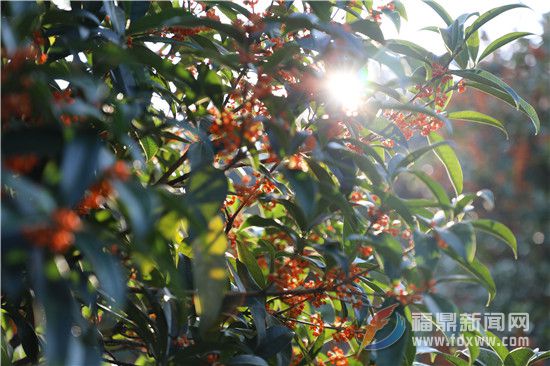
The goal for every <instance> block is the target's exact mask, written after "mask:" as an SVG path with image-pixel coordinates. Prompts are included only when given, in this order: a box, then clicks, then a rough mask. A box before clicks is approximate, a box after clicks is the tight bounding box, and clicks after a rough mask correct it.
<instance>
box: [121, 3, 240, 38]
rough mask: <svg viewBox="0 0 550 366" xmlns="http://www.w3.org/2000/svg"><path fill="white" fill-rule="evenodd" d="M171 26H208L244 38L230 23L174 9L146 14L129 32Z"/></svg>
mask: <svg viewBox="0 0 550 366" xmlns="http://www.w3.org/2000/svg"><path fill="white" fill-rule="evenodd" d="M170 26H181V27H187V28H194V27H208V28H211V29H214V30H217V31H218V32H220V33H221V34H223V35H226V36H229V37H232V38H234V39H235V40H237V41H239V42H241V41H243V39H244V34H243V33H242V32H241V31H239V30H238V29H237V28H236V27H233V26H232V25H230V24H223V23H221V22H218V21H215V20H212V19H209V18H198V17H196V16H194V15H190V14H183V15H177V13H175V12H174V11H173V10H167V11H162V12H160V13H156V14H149V15H146V16H144V17H142V18H140V19H138V20H137V21H135V22H134V23H133V24H130V27H129V29H128V32H127V33H128V34H131V35H133V34H137V33H143V32H147V31H150V30H155V29H160V28H162V27H170Z"/></svg>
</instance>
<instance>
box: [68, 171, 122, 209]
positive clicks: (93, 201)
mask: <svg viewBox="0 0 550 366" xmlns="http://www.w3.org/2000/svg"><path fill="white" fill-rule="evenodd" d="M130 174H131V173H130V169H129V168H128V166H127V165H126V163H124V162H122V161H117V162H116V163H115V164H114V165H113V166H112V167H111V168H110V169H109V170H108V171H107V172H106V174H105V178H104V179H102V180H100V181H99V182H98V183H96V184H94V185H93V186H92V187H91V188H90V189H89V190H88V193H87V194H86V195H85V196H84V199H82V201H80V203H79V204H78V206H77V209H76V210H77V212H78V213H79V214H80V215H86V214H88V213H90V211H91V210H94V209H98V208H100V207H101V205H102V204H103V203H104V202H105V200H106V199H107V197H109V196H110V195H111V194H112V193H113V187H112V185H111V182H110V180H109V179H119V180H122V181H125V180H128V178H129V177H130Z"/></svg>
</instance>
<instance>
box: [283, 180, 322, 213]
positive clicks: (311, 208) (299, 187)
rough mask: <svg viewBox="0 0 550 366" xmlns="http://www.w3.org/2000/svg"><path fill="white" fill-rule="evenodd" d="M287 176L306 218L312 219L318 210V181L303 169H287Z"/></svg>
mask: <svg viewBox="0 0 550 366" xmlns="http://www.w3.org/2000/svg"><path fill="white" fill-rule="evenodd" d="M285 176H286V177H287V179H288V181H289V183H290V186H291V187H292V190H293V191H294V199H295V200H296V203H297V204H298V206H299V207H300V208H301V209H302V211H303V212H304V214H305V216H306V219H308V220H310V219H312V218H313V217H314V216H315V212H316V210H317V200H316V197H317V191H318V185H317V183H316V182H315V180H314V179H313V178H312V177H311V176H310V175H309V174H307V173H305V172H302V171H296V170H289V169H287V170H286V171H285Z"/></svg>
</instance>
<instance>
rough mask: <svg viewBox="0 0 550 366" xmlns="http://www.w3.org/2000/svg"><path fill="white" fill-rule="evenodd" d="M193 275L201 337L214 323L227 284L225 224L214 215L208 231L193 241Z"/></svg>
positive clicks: (215, 322)
mask: <svg viewBox="0 0 550 366" xmlns="http://www.w3.org/2000/svg"><path fill="white" fill-rule="evenodd" d="M192 245H193V265H194V267H193V274H194V279H195V286H196V288H197V295H198V296H197V298H196V302H195V307H196V308H197V313H198V314H199V317H200V325H199V329H200V331H201V333H202V334H205V333H206V332H207V331H209V330H210V329H211V328H212V327H213V326H214V325H215V324H217V319H218V314H219V312H220V310H221V305H222V302H223V299H224V296H223V293H224V292H225V288H226V284H227V272H226V269H225V251H226V250H227V238H226V236H225V232H224V223H223V220H222V218H221V217H220V216H218V215H215V216H214V217H213V218H212V219H211V220H210V222H209V223H208V229H207V231H205V232H203V233H202V234H201V235H199V236H198V237H197V238H196V239H195V240H193V244H192Z"/></svg>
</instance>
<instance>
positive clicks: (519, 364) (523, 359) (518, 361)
mask: <svg viewBox="0 0 550 366" xmlns="http://www.w3.org/2000/svg"><path fill="white" fill-rule="evenodd" d="M534 354H535V353H534V352H533V350H532V349H529V348H524V347H521V348H516V349H513V350H512V351H510V353H509V354H508V356H506V358H505V359H504V366H527V365H529V360H530V359H531V357H532V356H533V355H534Z"/></svg>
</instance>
